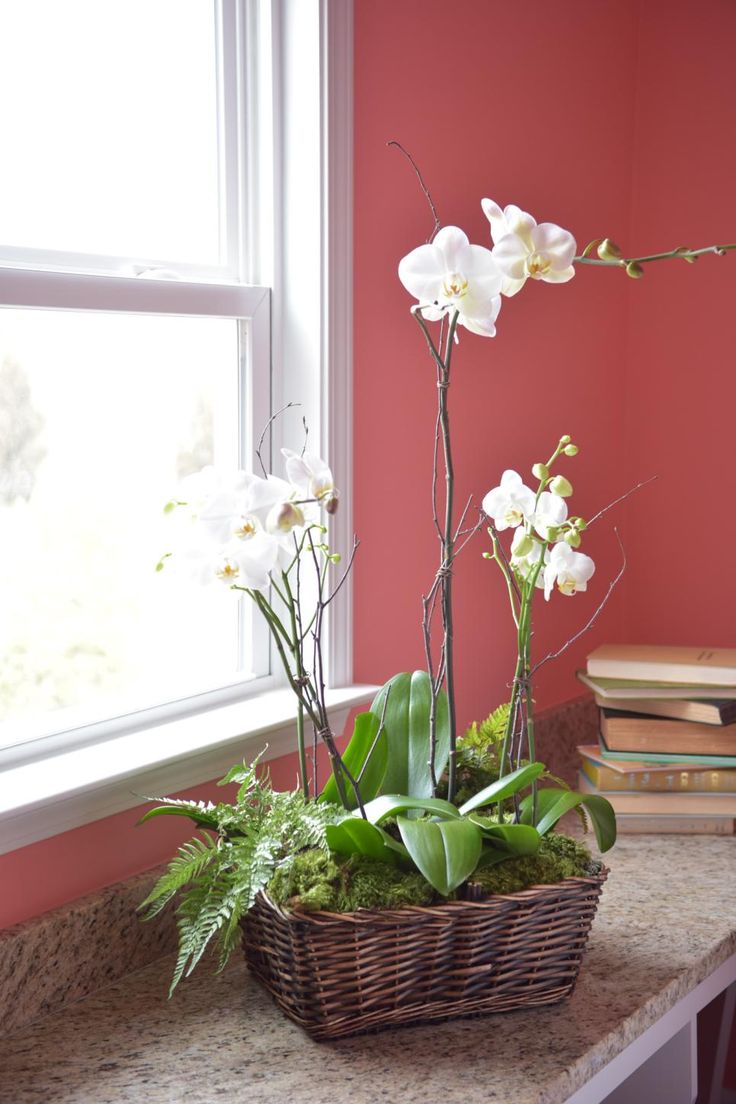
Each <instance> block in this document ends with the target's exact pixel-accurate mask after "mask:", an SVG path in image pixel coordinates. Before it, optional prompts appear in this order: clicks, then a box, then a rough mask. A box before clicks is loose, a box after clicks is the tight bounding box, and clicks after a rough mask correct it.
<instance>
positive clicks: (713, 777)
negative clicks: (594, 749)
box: [582, 758, 736, 794]
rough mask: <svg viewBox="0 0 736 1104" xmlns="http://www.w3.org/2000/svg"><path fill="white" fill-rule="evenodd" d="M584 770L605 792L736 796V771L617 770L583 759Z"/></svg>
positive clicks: (596, 785)
mask: <svg viewBox="0 0 736 1104" xmlns="http://www.w3.org/2000/svg"><path fill="white" fill-rule="evenodd" d="M582 769H583V770H584V771H585V773H586V775H587V776H588V778H589V779H590V781H591V782H592V783H593V785H594V786H595V787H596V788H597V789H598V790H599V791H600V792H601V793H606V794H607V793H608V792H609V791H614V792H615V791H617V790H629V791H631V792H641V793H736V770H701V771H697V770H677V769H676V768H673V767H670V768H669V769H668V770H654V771H652V770H647V769H646V768H644V769H643V770H642V769H640V768H639V769H635V770H629V771H618V770H614V769H612V768H611V767H609V766H601V765H600V764H598V763H594V762H592V761H591V760H590V759H586V758H583V764H582Z"/></svg>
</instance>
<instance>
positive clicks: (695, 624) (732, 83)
mask: <svg viewBox="0 0 736 1104" xmlns="http://www.w3.org/2000/svg"><path fill="white" fill-rule="evenodd" d="M735 42H736V6H734V4H733V3H731V2H730V0H708V2H707V3H704V4H699V5H698V6H697V8H696V7H695V5H693V4H691V3H688V2H687V0H677V2H674V3H673V2H672V0H647V3H645V4H642V6H641V27H640V48H639V75H638V96H637V117H636V133H635V147H634V160H633V164H634V167H635V172H634V178H633V205H632V220H631V231H630V235H629V238H630V240H631V241H632V242H637V243H641V245H642V246H643V248H644V249H646V250H651V251H658V250H662V249H667V248H672V247H674V246H678V245H691V246H698V245H703V246H705V245H711V244H713V243H714V242H719V241H720V242H723V241H724V240H725V241H728V242H736V209H735V208H734V180H735V179H736V141H734V132H735V131H736V70H735V69H734V64H733V45H734V43H735ZM735 303H736V253H732V254H729V255H727V256H726V257H723V258H719V257H703V258H701V259H700V260H699V261H698V262H697V265H695V266H691V265H688V264H685V263H683V262H672V261H668V262H663V263H662V264H660V265H657V266H653V267H652V270H651V271H650V272H649V273H648V274H647V276H646V278H645V279H643V280H641V281H640V282H639V283H637V284H636V285H634V286H633V287H632V288H631V294H630V316H629V331H628V343H627V347H626V350H625V357H624V363H625V364H626V369H627V376H626V383H627V387H626V390H627V404H626V447H627V453H628V469H629V476H630V478H633V477H634V476H638V475H649V474H651V473H653V472H656V473H658V475H659V479H658V482H657V484H656V486H655V487H653V488H652V489H651V490H650V491H647V492H644V493H642V494H641V495H640V496H639V497H638V499H636V500H634V499H632V500H631V502H630V504H629V516H628V525H627V547H628V551H629V558H630V564H631V566H630V571H629V574H628V579H627V586H626V590H625V594H624V599H625V604H626V626H627V635H628V636H629V637H630V638H631V639H636V640H639V641H641V642H645V641H648V640H658V639H661V640H671V641H672V642H673V643H708V644H711V645H721V646H731V647H733V646H734V645H736V628H735V627H734V614H735V613H736V571H734V564H735V560H734V547H736V510H734V508H733V502H734V493H735V492H736V464H735V463H734V443H733V442H734V430H733V426H734V409H735V407H736V373H734V349H735V348H736V314H735V311H734V304H735Z"/></svg>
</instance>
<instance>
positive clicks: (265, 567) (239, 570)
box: [172, 530, 279, 590]
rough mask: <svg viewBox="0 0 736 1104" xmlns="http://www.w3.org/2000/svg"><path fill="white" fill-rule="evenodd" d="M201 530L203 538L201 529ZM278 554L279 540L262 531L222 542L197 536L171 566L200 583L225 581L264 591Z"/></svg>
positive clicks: (220, 583) (220, 584)
mask: <svg viewBox="0 0 736 1104" xmlns="http://www.w3.org/2000/svg"><path fill="white" fill-rule="evenodd" d="M199 533H200V537H201V536H202V533H201V530H199ZM278 555H279V542H278V541H277V540H276V539H275V538H274V537H272V536H270V535H269V534H268V533H264V532H263V531H260V532H258V533H256V534H254V536H253V537H252V538H251V539H249V540H248V541H240V540H238V539H237V538H236V539H234V540H231V541H228V542H226V543H224V544H220V545H216V544H214V543H212V542H211V541H210V540H208V539H200V540H198V541H197V540H196V539H195V540H193V541H191V542H190V543H189V544H188V545H187V546H186V547H184V548H181V549H178V550H177V555H175V556H174V557H173V558H172V566H173V568H174V570H175V571H178V572H181V573H182V574H183V575H186V576H187V577H189V578H190V579H193V580H194V581H195V582H196V583H198V584H199V585H200V586H222V585H223V584H224V585H225V586H227V587H232V586H239V587H246V588H248V589H250V590H265V589H266V588H267V587H268V585H269V583H270V579H269V572H270V571H271V570H272V569H273V568H274V567H275V565H276V561H277V558H278Z"/></svg>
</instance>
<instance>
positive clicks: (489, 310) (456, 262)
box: [399, 226, 502, 337]
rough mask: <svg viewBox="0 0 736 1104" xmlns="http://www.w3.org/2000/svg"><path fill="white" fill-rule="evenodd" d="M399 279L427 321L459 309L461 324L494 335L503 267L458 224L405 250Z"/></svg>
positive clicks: (437, 319)
mask: <svg viewBox="0 0 736 1104" xmlns="http://www.w3.org/2000/svg"><path fill="white" fill-rule="evenodd" d="M399 279H400V280H401V282H402V284H403V285H404V287H405V288H406V290H407V291H408V292H410V293H411V294H412V295H413V296H414V297H415V298H416V299H417V301H418V303H419V306H420V308H421V311H422V315H423V317H424V318H426V319H427V320H428V321H430V322H437V321H439V319H441V318H442V316H443V315H444V314H446V313H447V312H448V311H457V312H458V322H459V324H460V325H461V326H465V327H466V328H467V329H469V330H471V331H472V332H473V333H477V334H480V335H481V337H494V336H495V333H496V325H495V323H496V318H497V316H498V312H499V310H500V309H501V284H502V274H501V271H500V269H499V266H498V265H497V264H496V261H495V260H494V258H493V255H492V253H491V251H490V249H485V248H484V247H483V246H481V245H471V244H470V242H469V241H468V238H467V235H466V234H464V233H463V231H462V230H460V229H459V228H458V227H457V226H444V227H443V228H442V229H441V230H440V231H439V233H438V234H437V236H436V237H435V239H434V241H433V242H432V243H431V244H430V245H420V246H419V247H418V248H417V249H413V250H412V252H411V253H409V254H407V256H406V257H404V258H403V260H402V261H401V262H400V264H399Z"/></svg>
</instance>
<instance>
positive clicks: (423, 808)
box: [365, 794, 460, 824]
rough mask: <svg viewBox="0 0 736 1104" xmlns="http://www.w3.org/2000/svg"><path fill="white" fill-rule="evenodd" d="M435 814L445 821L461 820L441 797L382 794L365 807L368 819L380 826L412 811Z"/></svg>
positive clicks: (458, 814)
mask: <svg viewBox="0 0 736 1104" xmlns="http://www.w3.org/2000/svg"><path fill="white" fill-rule="evenodd" d="M415 810H416V811H419V812H423V813H434V815H435V816H438V817H442V819H443V820H448V819H450V820H459V819H460V813H459V812H458V810H457V809H456V808H455V806H454V805H453V804H452V803H451V802H449V801H445V800H444V799H443V798H441V797H407V795H406V794H381V796H380V797H376V798H374V799H373V801H369V802H368V804H367V805H366V806H365V815H366V819H367V820H369V821H370V822H371V824H380V823H381V822H382V821H384V820H386V819H387V818H388V817H394V816H398V815H399V813H408V812H412V811H415Z"/></svg>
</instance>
